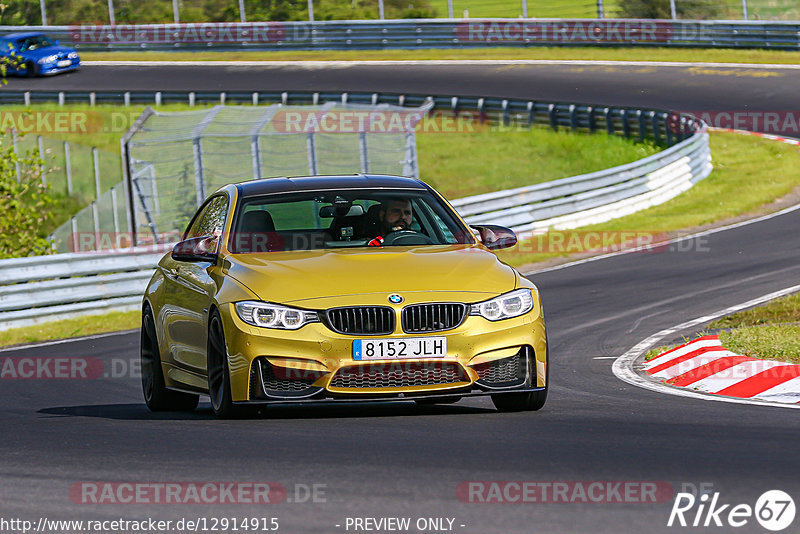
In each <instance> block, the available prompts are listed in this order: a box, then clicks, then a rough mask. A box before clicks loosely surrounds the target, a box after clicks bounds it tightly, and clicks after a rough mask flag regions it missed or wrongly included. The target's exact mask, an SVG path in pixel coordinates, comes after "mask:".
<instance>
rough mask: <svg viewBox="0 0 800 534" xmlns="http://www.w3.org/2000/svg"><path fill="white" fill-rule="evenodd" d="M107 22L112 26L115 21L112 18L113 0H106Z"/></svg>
mask: <svg viewBox="0 0 800 534" xmlns="http://www.w3.org/2000/svg"><path fill="white" fill-rule="evenodd" d="M108 22H109V23H110V24H111V25H112V26H114V25H115V24H116V23H117V22H116V20H114V0H108Z"/></svg>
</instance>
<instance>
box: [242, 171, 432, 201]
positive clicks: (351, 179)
mask: <svg viewBox="0 0 800 534" xmlns="http://www.w3.org/2000/svg"><path fill="white" fill-rule="evenodd" d="M236 187H238V188H239V194H240V195H241V196H243V197H249V196H258V195H268V194H271V193H283V192H286V193H294V192H300V191H320V190H331V189H376V188H380V189H384V188H385V189H421V190H427V189H428V186H426V185H425V184H424V183H422V182H421V181H420V180H417V179H416V178H408V177H405V176H392V175H388V174H342V175H331V176H294V177H282V178H264V179H262V180H251V181H249V182H241V183H238V184H236Z"/></svg>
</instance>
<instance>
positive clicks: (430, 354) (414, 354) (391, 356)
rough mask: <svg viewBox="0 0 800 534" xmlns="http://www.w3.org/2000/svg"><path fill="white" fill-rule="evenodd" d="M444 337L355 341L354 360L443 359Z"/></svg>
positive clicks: (445, 347)
mask: <svg viewBox="0 0 800 534" xmlns="http://www.w3.org/2000/svg"><path fill="white" fill-rule="evenodd" d="M446 355H447V338H445V337H405V338H399V339H356V340H355V341H353V359H354V360H401V359H408V358H444V357H445V356H446Z"/></svg>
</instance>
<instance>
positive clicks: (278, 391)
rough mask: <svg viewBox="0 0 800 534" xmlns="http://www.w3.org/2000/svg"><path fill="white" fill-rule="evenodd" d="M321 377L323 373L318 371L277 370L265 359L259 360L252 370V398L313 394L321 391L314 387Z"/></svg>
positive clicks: (281, 368)
mask: <svg viewBox="0 0 800 534" xmlns="http://www.w3.org/2000/svg"><path fill="white" fill-rule="evenodd" d="M276 371H277V372H276ZM259 376H260V380H259ZM320 376H322V373H320V372H318V371H309V370H302V369H286V368H283V367H278V368H276V367H273V366H272V365H271V364H270V363H269V362H268V361H266V360H265V359H264V358H258V359H256V361H255V362H253V366H252V368H251V369H250V398H251V399H258V398H264V396H265V394H266V396H267V397H298V396H305V395H309V394H313V393H314V392H316V391H320V390H321V388H319V387H316V386H313V385H312V384H313V383H314V382H315V381H316V380H317V379H318V378H319V377H320ZM259 382H260V383H259Z"/></svg>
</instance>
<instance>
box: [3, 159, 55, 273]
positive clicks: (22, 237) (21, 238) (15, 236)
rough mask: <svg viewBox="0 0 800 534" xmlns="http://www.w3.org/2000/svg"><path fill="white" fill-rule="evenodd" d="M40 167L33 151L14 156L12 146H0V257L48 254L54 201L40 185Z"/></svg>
mask: <svg viewBox="0 0 800 534" xmlns="http://www.w3.org/2000/svg"><path fill="white" fill-rule="evenodd" d="M43 164H44V161H42V160H41V158H39V154H38V153H36V152H34V153H32V154H29V155H27V156H24V157H18V156H17V155H16V154H15V153H14V147H13V146H5V145H0V258H21V257H25V256H39V255H42V254H48V253H49V252H50V243H49V242H48V241H47V237H46V235H47V234H46V231H47V227H48V224H49V223H50V220H51V219H52V211H51V207H52V205H53V204H54V203H55V201H54V200H53V197H52V196H51V195H50V193H49V191H48V187H47V186H46V185H44V184H43V183H42V165H43ZM17 165H19V169H20V172H19V181H17Z"/></svg>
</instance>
